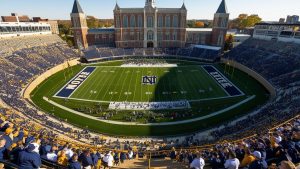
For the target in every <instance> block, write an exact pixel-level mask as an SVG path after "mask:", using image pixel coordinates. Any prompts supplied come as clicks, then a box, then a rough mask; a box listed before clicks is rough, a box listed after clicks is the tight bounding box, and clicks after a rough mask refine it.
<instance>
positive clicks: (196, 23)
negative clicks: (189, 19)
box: [195, 21, 204, 28]
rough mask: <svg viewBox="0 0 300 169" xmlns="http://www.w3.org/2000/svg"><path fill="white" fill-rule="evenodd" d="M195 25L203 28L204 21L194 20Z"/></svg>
mask: <svg viewBox="0 0 300 169" xmlns="http://www.w3.org/2000/svg"><path fill="white" fill-rule="evenodd" d="M195 27H196V28H203V27H204V22H201V21H197V22H195Z"/></svg>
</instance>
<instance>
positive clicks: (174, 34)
mask: <svg viewBox="0 0 300 169" xmlns="http://www.w3.org/2000/svg"><path fill="white" fill-rule="evenodd" d="M173 40H177V32H173Z"/></svg>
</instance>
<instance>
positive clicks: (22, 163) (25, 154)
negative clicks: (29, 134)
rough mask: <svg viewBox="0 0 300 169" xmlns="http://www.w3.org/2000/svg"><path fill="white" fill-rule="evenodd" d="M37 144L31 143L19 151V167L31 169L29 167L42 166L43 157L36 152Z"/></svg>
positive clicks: (20, 168)
mask: <svg viewBox="0 0 300 169" xmlns="http://www.w3.org/2000/svg"><path fill="white" fill-rule="evenodd" d="M34 149H35V146H34V145H33V144H29V145H28V147H27V148H25V150H23V151H21V152H20V153H19V157H18V165H19V169H29V168H33V169H35V168H40V167H41V164H42V162H41V157H40V155H39V154H38V153H36V152H34Z"/></svg>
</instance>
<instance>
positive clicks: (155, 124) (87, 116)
mask: <svg viewBox="0 0 300 169" xmlns="http://www.w3.org/2000/svg"><path fill="white" fill-rule="evenodd" d="M255 97H256V96H251V97H248V98H247V99H245V100H243V101H241V102H239V103H237V104H234V105H232V106H229V107H227V108H225V109H222V110H219V111H216V112H213V113H210V114H208V115H205V116H201V117H198V118H194V119H189V120H182V121H176V122H165V123H147V124H141V123H131V122H118V121H111V120H102V119H98V118H97V117H94V116H91V115H87V114H84V113H81V112H78V111H75V110H73V109H70V108H68V107H65V106H62V105H60V104H58V103H56V102H54V101H52V100H50V99H48V98H47V97H43V99H44V100H45V101H46V102H48V103H50V104H52V105H54V106H56V107H59V108H61V109H63V110H66V111H68V112H70V113H73V114H77V115H79V116H83V117H86V118H89V119H92V120H96V121H100V122H104V123H109V124H117V125H135V126H167V125H177V124H186V123H191V122H197V121H200V120H205V119H208V118H211V117H214V116H216V115H220V114H223V113H225V112H227V111H229V110H232V109H234V108H236V107H239V106H240V105H242V104H245V103H247V102H249V101H250V100H252V99H254V98H255Z"/></svg>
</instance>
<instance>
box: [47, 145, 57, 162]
mask: <svg viewBox="0 0 300 169" xmlns="http://www.w3.org/2000/svg"><path fill="white" fill-rule="evenodd" d="M57 149H58V148H57V147H56V146H52V148H51V151H50V152H49V153H47V155H46V158H47V160H49V161H53V162H57V154H56V152H55V151H56V150H57Z"/></svg>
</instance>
